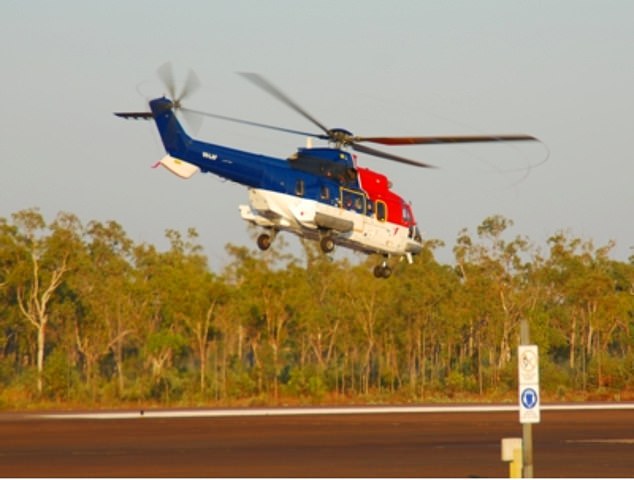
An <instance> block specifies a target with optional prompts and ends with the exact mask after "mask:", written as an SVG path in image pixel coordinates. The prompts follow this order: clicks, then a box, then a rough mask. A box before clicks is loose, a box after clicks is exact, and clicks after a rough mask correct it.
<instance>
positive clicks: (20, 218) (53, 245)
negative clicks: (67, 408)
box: [12, 209, 82, 394]
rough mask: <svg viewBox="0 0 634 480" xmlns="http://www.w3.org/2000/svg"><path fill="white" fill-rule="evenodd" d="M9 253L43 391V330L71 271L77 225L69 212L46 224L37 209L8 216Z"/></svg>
mask: <svg viewBox="0 0 634 480" xmlns="http://www.w3.org/2000/svg"><path fill="white" fill-rule="evenodd" d="M12 218H13V223H14V225H15V227H16V229H15V230H14V231H13V238H12V242H13V244H14V247H15V248H13V249H12V251H13V253H14V254H15V255H16V262H15V268H16V271H15V272H14V274H13V275H12V278H13V282H14V283H13V286H14V288H15V292H16V298H17V304H18V307H19V310H20V312H21V314H22V317H23V318H24V319H25V320H26V321H27V322H28V324H30V325H31V326H32V327H33V328H35V332H36V367H37V391H38V393H40V394H41V393H42V390H43V376H42V374H43V371H44V360H45V358H44V357H45V347H46V330H47V327H48V325H49V320H50V311H51V306H52V305H53V302H54V300H55V293H56V292H57V290H58V289H59V287H60V285H61V284H62V282H63V281H64V279H65V277H66V275H67V274H68V272H69V271H70V270H71V269H72V268H73V257H74V253H75V252H76V251H77V250H79V249H80V246H81V229H82V226H81V223H80V222H79V220H78V218H77V217H76V216H75V215H73V214H69V213H59V214H58V215H57V218H56V219H55V220H54V221H53V222H52V223H51V224H50V225H47V224H46V222H45V220H44V217H43V216H42V215H41V213H40V212H39V210H37V209H28V210H22V211H19V212H16V213H14V214H13V215H12Z"/></svg>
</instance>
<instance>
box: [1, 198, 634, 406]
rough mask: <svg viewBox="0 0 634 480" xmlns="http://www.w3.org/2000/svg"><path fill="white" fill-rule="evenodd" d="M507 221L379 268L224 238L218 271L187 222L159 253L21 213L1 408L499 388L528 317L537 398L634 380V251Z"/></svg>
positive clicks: (10, 243) (624, 391) (385, 397)
mask: <svg viewBox="0 0 634 480" xmlns="http://www.w3.org/2000/svg"><path fill="white" fill-rule="evenodd" d="M512 227H513V222H512V221H511V220H509V219H506V218H504V217H502V216H492V217H489V218H486V219H485V220H484V221H483V222H482V224H481V225H480V226H479V227H478V228H477V229H476V234H475V236H474V235H471V234H470V233H469V232H468V231H467V230H463V231H461V232H460V233H459V235H458V238H457V239H456V244H455V246H454V253H455V265H442V264H439V263H438V262H437V261H436V259H435V257H434V248H436V247H437V246H438V245H440V244H441V243H442V242H440V241H436V240H431V241H428V242H427V244H426V246H425V249H424V250H423V252H421V254H420V255H418V256H417V258H416V260H415V263H414V264H413V265H405V264H404V263H401V264H396V265H394V274H393V276H392V278H390V279H389V280H387V281H383V280H377V279H375V278H373V276H372V274H371V268H372V266H373V265H375V264H376V263H375V262H376V261H377V260H376V259H375V258H372V257H368V258H367V260H366V259H365V257H364V258H363V259H362V260H360V261H359V262H357V263H356V264H353V262H351V261H349V260H340V261H338V260H333V259H332V258H330V257H328V256H326V255H323V254H322V253H321V252H320V251H319V249H318V248H316V247H315V245H314V243H312V242H302V245H303V247H304V250H305V251H304V254H305V258H304V261H300V259H298V258H295V257H293V256H292V255H290V254H288V253H285V251H284V247H285V245H284V243H283V242H282V241H280V242H278V241H277V240H276V242H275V243H274V245H273V246H272V248H271V249H270V250H269V251H267V252H260V251H256V250H249V249H248V248H246V247H240V246H233V245H228V246H227V251H228V253H229V255H230V257H231V261H230V262H229V264H228V265H227V267H226V269H225V270H224V271H223V272H222V273H221V274H214V273H213V272H211V270H210V269H209V266H208V261H207V258H206V257H205V256H204V255H203V251H202V247H201V246H200V245H199V244H198V243H197V242H198V240H197V239H198V235H197V233H196V231H195V230H193V229H190V230H188V231H187V232H186V233H185V234H182V233H180V232H177V231H175V230H168V231H167V232H166V237H167V239H168V241H169V244H170V246H169V248H168V250H167V251H164V252H159V251H158V250H157V249H156V248H155V247H154V246H152V245H147V244H140V245H135V244H134V242H133V241H132V240H130V239H129V238H128V237H127V235H126V234H125V232H124V231H123V228H122V227H121V226H120V225H119V224H117V223H116V222H114V221H109V222H105V223H102V222H96V221H93V222H90V223H88V225H87V226H85V227H84V226H83V225H81V224H80V223H79V220H78V219H77V218H76V217H75V216H74V215H72V214H66V213H61V214H59V215H58V216H57V217H56V219H55V220H54V221H53V222H52V223H50V224H48V225H47V223H46V222H45V220H44V218H43V217H42V216H41V214H40V213H39V211H38V210H36V209H31V210H25V211H22V212H17V213H15V214H14V215H13V216H12V221H8V220H6V219H0V332H1V333H0V345H1V346H2V348H1V349H0V385H1V386H2V390H1V391H0V407H1V408H20V407H24V406H28V405H30V404H31V403H32V402H36V401H40V402H44V401H48V402H57V403H59V402H77V403H85V404H89V405H100V404H108V405H116V404H118V403H130V402H133V403H139V402H151V403H155V404H162V405H172V404H177V403H185V404H190V405H191V404H195V405H205V404H231V403H240V404H243V405H249V404H251V405H263V404H279V403H287V402H292V401H295V402H301V403H320V402H329V401H339V400H342V399H344V400H346V401H392V400H394V401H403V400H405V401H421V400H423V401H429V400H447V399H450V398H453V399H465V398H476V399H478V400H482V399H487V398H489V399H510V398H514V397H515V396H516V394H517V393H516V390H517V385H516V382H517V380H516V376H517V372H516V368H517V366H516V365H517V363H516V347H517V344H518V342H519V322H520V320H521V319H522V318H526V319H528V320H529V322H530V326H531V337H532V341H533V343H536V344H537V345H539V347H540V359H541V364H540V370H541V371H540V377H541V387H542V390H543V394H544V396H545V397H546V398H550V399H561V400H566V399H571V398H578V397H579V398H580V397H582V396H586V397H587V396H591V395H593V396H594V397H595V398H622V397H623V396H625V395H628V392H632V391H633V390H634V373H633V372H634V262H630V263H622V262H618V261H615V260H612V259H610V258H609V251H610V248H611V245H610V244H608V245H607V246H604V247H599V248H596V247H595V246H594V245H593V244H592V242H591V241H584V240H581V239H578V238H571V237H569V236H568V235H566V234H565V233H557V234H555V235H553V236H552V237H551V238H550V239H549V242H548V248H549V252H548V255H546V256H543V255H542V254H540V253H538V252H537V251H535V250H533V249H532V248H531V246H530V242H529V241H528V240H527V239H525V238H523V237H521V236H514V237H513V236H511V235H510V234H509V231H510V229H511V228H512ZM278 240H282V238H279V239H278ZM360 258H361V257H360ZM303 265H305V266H303ZM333 399H336V400H333Z"/></svg>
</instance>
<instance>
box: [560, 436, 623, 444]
mask: <svg viewBox="0 0 634 480" xmlns="http://www.w3.org/2000/svg"><path fill="white" fill-rule="evenodd" d="M566 443H608V444H614V443H620V444H625V445H634V438H590V439H588V440H566Z"/></svg>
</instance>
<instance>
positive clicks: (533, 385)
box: [517, 345, 540, 423]
mask: <svg viewBox="0 0 634 480" xmlns="http://www.w3.org/2000/svg"><path fill="white" fill-rule="evenodd" d="M517 357H518V362H519V369H518V370H519V400H520V423H539V420H540V415H539V403H540V402H539V357H538V353H537V345H520V346H519V347H518V351H517Z"/></svg>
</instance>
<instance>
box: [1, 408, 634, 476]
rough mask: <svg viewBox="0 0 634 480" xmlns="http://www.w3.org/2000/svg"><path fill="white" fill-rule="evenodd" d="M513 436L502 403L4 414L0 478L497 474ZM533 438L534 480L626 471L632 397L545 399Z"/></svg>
mask: <svg viewBox="0 0 634 480" xmlns="http://www.w3.org/2000/svg"><path fill="white" fill-rule="evenodd" d="M591 407H592V406H591ZM447 408H451V407H447ZM453 408H454V409H455V408H456V407H453ZM219 412H220V413H219ZM223 412H224V414H223ZM320 412H321V413H320ZM521 435H522V427H521V425H520V424H519V417H518V413H517V411H516V408H515V407H513V406H508V405H507V406H499V407H492V408H491V409H484V410H482V409H480V410H478V409H477V408H473V409H468V408H464V409H460V408H458V409H455V410H442V409H440V410H436V409H431V410H425V408H424V407H421V408H418V409H416V408H415V407H414V408H412V407H405V408H402V409H399V407H395V408H383V407H375V408H373V409H369V410H368V409H366V410H364V409H362V408H358V409H338V410H336V411H332V410H327V409H273V410H264V409H245V410H185V411H183V410H179V411H172V410H161V411H145V412H140V411H123V412H121V411H117V412H99V413H97V414H96V413H94V412H72V413H68V412H67V413H64V414H58V413H54V414H47V415H43V414H34V413H29V414H17V413H15V414H8V413H4V414H1V415H0V476H2V477H42V476H46V477H60V476H63V477H138V476H149V477H507V476H508V473H509V468H508V464H506V463H503V462H502V461H501V458H500V454H501V447H500V442H501V439H502V438H504V437H521ZM533 439H534V473H535V476H536V477H586V478H589V477H593V478H597V477H603V478H606V477H633V476H634V405H631V404H629V405H625V407H624V406H623V405H621V407H620V408H618V409H608V408H607V407H606V408H601V406H600V405H599V406H596V405H595V406H594V407H593V408H591V409H587V410H582V409H570V410H569V409H559V408H553V406H551V407H550V408H549V407H548V406H545V407H544V409H543V410H542V412H541V422H540V423H539V424H535V425H533Z"/></svg>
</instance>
